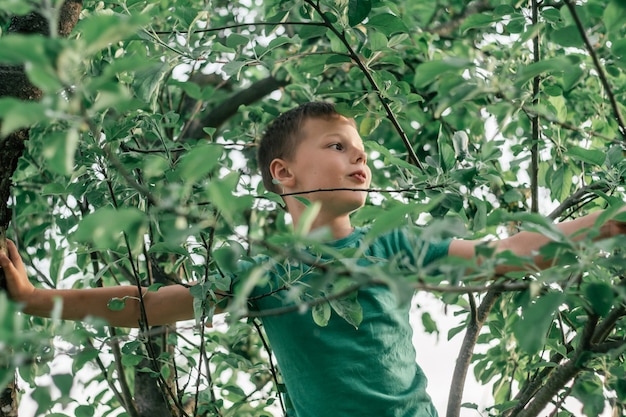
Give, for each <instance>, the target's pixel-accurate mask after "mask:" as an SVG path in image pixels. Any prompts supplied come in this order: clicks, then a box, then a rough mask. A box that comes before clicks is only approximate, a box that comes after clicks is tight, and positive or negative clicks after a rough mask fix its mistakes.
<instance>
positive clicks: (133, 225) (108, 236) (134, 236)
mask: <svg viewBox="0 0 626 417" xmlns="http://www.w3.org/2000/svg"><path fill="white" fill-rule="evenodd" d="M145 225H146V216H145V214H144V213H143V212H142V211H140V210H137V209H135V208H131V207H125V208H121V209H118V210H116V209H114V208H112V207H103V208H101V209H98V210H96V211H95V212H93V213H91V214H88V215H87V216H85V217H84V218H83V219H82V220H81V221H80V222H79V223H78V228H77V229H76V232H74V235H73V238H74V239H75V240H76V241H77V242H83V243H90V244H93V245H94V246H95V247H97V248H102V249H117V248H118V246H119V245H120V244H122V243H123V242H124V238H123V234H125V235H126V236H128V239H129V242H130V244H131V245H132V249H134V248H135V247H136V246H137V245H140V244H141V243H142V241H143V232H144V231H145Z"/></svg>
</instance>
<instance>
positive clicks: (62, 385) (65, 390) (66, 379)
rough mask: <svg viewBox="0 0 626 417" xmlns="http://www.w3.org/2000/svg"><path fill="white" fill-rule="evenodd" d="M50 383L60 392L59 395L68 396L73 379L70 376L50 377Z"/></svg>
mask: <svg viewBox="0 0 626 417" xmlns="http://www.w3.org/2000/svg"><path fill="white" fill-rule="evenodd" d="M52 381H53V382H54V385H55V386H56V387H57V388H58V389H59V391H60V392H61V395H64V396H66V395H70V391H71V389H72V386H73V385H74V377H73V376H72V375H71V374H55V375H52Z"/></svg>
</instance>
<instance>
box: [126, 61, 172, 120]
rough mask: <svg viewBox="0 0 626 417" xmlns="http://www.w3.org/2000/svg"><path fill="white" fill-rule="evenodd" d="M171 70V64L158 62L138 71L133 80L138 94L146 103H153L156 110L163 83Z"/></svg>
mask: <svg viewBox="0 0 626 417" xmlns="http://www.w3.org/2000/svg"><path fill="white" fill-rule="evenodd" d="M169 72H170V66H169V64H167V63H166V62H158V63H156V64H154V65H151V66H149V67H147V68H143V69H140V70H139V71H137V72H136V73H135V78H134V82H133V84H134V88H135V94H136V96H137V97H138V98H139V99H140V100H143V101H144V102H146V103H151V107H152V108H153V109H155V110H156V107H155V106H156V102H157V99H158V97H159V90H160V88H161V84H163V80H164V78H165V76H166V75H167V74H169Z"/></svg>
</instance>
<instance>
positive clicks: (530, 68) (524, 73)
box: [515, 57, 572, 86]
mask: <svg viewBox="0 0 626 417" xmlns="http://www.w3.org/2000/svg"><path fill="white" fill-rule="evenodd" d="M569 65H572V63H571V62H570V61H569V60H567V59H566V58H563V57H559V58H550V59H544V60H542V61H539V62H534V63H532V64H529V65H527V66H525V67H522V68H521V69H520V71H519V73H518V76H517V81H516V82H515V84H516V85H518V86H521V85H523V84H525V83H526V82H528V81H530V80H531V79H533V78H534V77H537V76H540V75H542V74H546V73H547V74H550V73H561V72H563V70H564V68H567V66H569Z"/></svg>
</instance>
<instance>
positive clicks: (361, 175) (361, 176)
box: [349, 170, 367, 184]
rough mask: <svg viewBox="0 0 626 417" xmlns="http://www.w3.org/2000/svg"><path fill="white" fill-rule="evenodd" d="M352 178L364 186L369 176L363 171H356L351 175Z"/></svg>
mask: <svg viewBox="0 0 626 417" xmlns="http://www.w3.org/2000/svg"><path fill="white" fill-rule="evenodd" d="M349 177H350V178H353V179H355V180H356V181H357V182H359V183H362V184H364V183H365V182H366V181H367V174H366V173H365V171H363V170H358V171H354V172H353V173H352V174H350V175H349Z"/></svg>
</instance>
